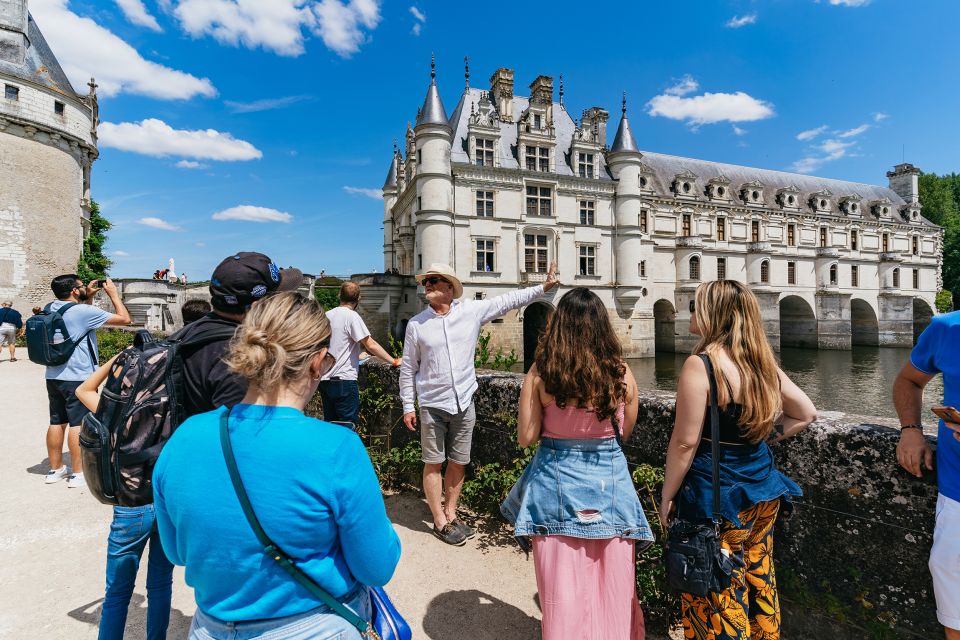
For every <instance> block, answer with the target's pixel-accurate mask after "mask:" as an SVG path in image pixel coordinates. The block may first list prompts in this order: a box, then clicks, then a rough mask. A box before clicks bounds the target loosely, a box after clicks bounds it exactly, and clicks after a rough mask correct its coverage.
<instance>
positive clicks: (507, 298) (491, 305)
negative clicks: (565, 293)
mask: <svg viewBox="0 0 960 640" xmlns="http://www.w3.org/2000/svg"><path fill="white" fill-rule="evenodd" d="M558 284H560V278H559V277H558V276H557V263H556V262H551V263H550V270H549V271H547V279H546V281H544V283H543V284H538V285H536V286H533V287H527V288H526V289H517V290H516V291H510V292H508V293H505V294H503V295H502V296H497V297H496V298H491V299H489V300H483V301H481V302H474V303H473V304H475V305H476V307H474V308H476V309H477V314H478V315H479V316H480V324H485V323H487V322H490V321H491V320H494V319H496V318H499V317H500V316H502V315H504V314H505V313H507V312H508V311H510V310H511V309H518V308H520V307H522V306H524V305H526V304H530V303H531V302H533V301H534V300H536V299H537V298H539V297H540V296H542V295H543V294H545V293H546V292H548V291H550V289H553V288H554V287H555V286H557V285H558Z"/></svg>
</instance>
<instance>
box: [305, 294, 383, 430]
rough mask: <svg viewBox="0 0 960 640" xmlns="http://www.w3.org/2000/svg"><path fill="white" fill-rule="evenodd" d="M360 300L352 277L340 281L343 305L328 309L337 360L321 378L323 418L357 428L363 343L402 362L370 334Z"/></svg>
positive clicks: (375, 352)
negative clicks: (349, 423)
mask: <svg viewBox="0 0 960 640" xmlns="http://www.w3.org/2000/svg"><path fill="white" fill-rule="evenodd" d="M358 304H360V285H358V284H357V283H356V282H350V281H349V280H348V281H347V282H344V283H343V284H342V285H340V306H339V307H336V308H334V309H331V310H330V311H328V312H327V319H328V320H329V321H330V354H331V355H332V356H333V357H334V358H335V359H336V362H335V363H334V365H333V366H332V367H330V370H329V371H328V372H327V373H325V374H323V377H322V378H321V379H320V399H321V400H322V401H323V419H324V420H326V421H327V422H333V421H334V420H336V421H342V422H351V423H353V425H354V428H356V425H357V418H358V414H359V412H360V387H359V386H358V385H357V374H358V373H359V368H360V347H363V348H364V349H365V350H366V351H367V352H368V353H370V354H371V355H374V356H376V357H378V358H380V359H381V360H383V361H384V362H388V363H390V364H391V365H393V366H394V367H398V366H400V358H394V357H393V356H391V355H390V354H389V353H387V350H386V349H384V348H383V347H381V346H380V344H379V343H378V342H377V341H376V340H374V339H373V338H372V337H371V336H370V331H369V330H368V329H367V325H366V324H364V322H363V318H361V317H360V314H359V313H357V305H358Z"/></svg>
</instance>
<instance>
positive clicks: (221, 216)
mask: <svg viewBox="0 0 960 640" xmlns="http://www.w3.org/2000/svg"><path fill="white" fill-rule="evenodd" d="M213 219H214V220H243V221H246V222H290V221H292V220H293V216H292V215H290V214H289V213H285V212H283V211H277V210H276V209H269V208H267V207H255V206H253V205H250V204H241V205H239V206H236V207H230V208H229V209H224V210H223V211H217V212H216V213H215V214H213Z"/></svg>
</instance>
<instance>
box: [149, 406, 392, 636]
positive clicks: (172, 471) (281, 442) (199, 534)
mask: <svg viewBox="0 0 960 640" xmlns="http://www.w3.org/2000/svg"><path fill="white" fill-rule="evenodd" d="M224 411H225V409H223V408H220V409H217V410H215V411H211V412H209V413H203V414H200V415H196V416H193V417H191V418H189V419H188V420H187V421H186V422H184V423H183V424H182V425H181V426H180V427H179V428H178V429H177V432H176V433H175V434H174V435H173V437H172V438H171V439H170V441H169V442H168V443H167V445H166V446H165V447H164V449H163V452H162V453H161V454H160V458H159V460H158V461H157V465H156V467H155V469H154V472H153V487H154V489H153V490H154V498H155V505H156V513H157V524H158V527H159V529H160V539H161V541H162V542H163V549H164V551H165V552H166V554H167V556H168V557H169V558H170V560H171V561H173V562H174V563H175V564H178V565H185V566H186V580H187V584H189V585H190V586H191V587H193V588H194V592H195V597H196V600H197V606H198V607H199V608H200V609H201V610H202V611H204V612H205V613H207V614H209V615H211V616H213V617H215V618H219V619H220V620H224V621H228V622H239V621H244V620H259V619H267V618H279V617H282V616H289V615H294V614H297V613H302V612H304V611H309V610H310V609H314V608H316V607H318V606H320V604H321V603H320V602H319V601H318V600H317V599H316V598H314V597H313V596H311V595H310V593H309V592H308V591H307V590H306V589H304V588H303V587H301V586H300V585H298V584H297V583H296V582H294V580H293V578H291V577H290V575H289V574H287V573H286V572H285V571H283V569H281V568H280V567H279V566H277V565H276V564H275V563H274V562H273V561H272V560H269V559H267V558H266V557H265V556H264V554H263V553H262V547H261V546H260V544H259V542H258V541H257V538H256V536H255V535H254V533H253V530H252V529H251V528H250V525H249V524H248V523H247V520H246V518H245V517H244V515H243V510H242V509H241V508H240V502H239V500H238V499H237V497H236V494H235V493H234V491H233V485H232V484H231V483H230V475H229V474H228V472H227V465H226V462H225V461H224V459H223V452H222V450H221V448H220V436H219V425H220V416H221V415H222V414H223V412H224ZM230 435H231V438H230V439H231V442H232V443H233V449H234V455H235V456H236V459H237V467H238V468H239V470H240V477H241V478H242V479H243V484H244V487H246V489H247V494H248V495H249V496H250V502H251V503H252V505H253V509H254V511H255V512H256V514H257V518H258V519H259V520H260V524H261V525H262V526H263V529H264V531H266V533H267V535H268V536H270V538H271V539H272V540H273V541H274V542H275V543H277V545H278V546H280V548H282V549H283V550H284V551H286V553H287V554H288V555H290V556H291V557H293V558H294V559H295V560H297V562H298V564H299V566H300V568H302V569H303V570H304V571H306V572H307V574H309V575H310V576H311V577H312V578H313V579H314V580H315V581H317V582H318V583H319V584H320V586H322V587H323V588H324V589H326V590H327V592H328V593H330V594H331V595H333V596H334V597H337V598H339V597H341V596H343V595H346V594H347V593H349V592H350V591H351V590H353V589H354V587H356V585H357V583H358V582H360V583H362V584H366V585H370V586H382V585H384V584H386V583H387V582H388V581H389V580H390V577H391V576H392V575H393V571H394V569H395V568H396V566H397V562H398V561H399V559H400V540H399V538H398V537H397V534H396V532H395V531H394V530H393V526H392V525H391V524H390V520H389V519H388V518H387V514H386V509H385V507H384V504H383V497H382V495H381V493H380V486H379V484H378V483H377V477H376V474H375V473H374V470H373V465H372V464H371V463H370V458H369V457H368V456H367V452H366V450H365V449H364V447H363V444H362V443H361V442H360V438H359V437H357V435H356V434H355V433H353V431H351V430H349V429H347V428H344V427H341V426H338V425H334V424H330V423H326V422H321V421H319V420H315V419H313V418H308V417H306V416H304V415H303V413H301V412H300V411H297V410H296V409H292V408H289V407H266V406H260V405H245V404H241V405H237V406H236V407H234V408H233V411H232V412H231V414H230Z"/></svg>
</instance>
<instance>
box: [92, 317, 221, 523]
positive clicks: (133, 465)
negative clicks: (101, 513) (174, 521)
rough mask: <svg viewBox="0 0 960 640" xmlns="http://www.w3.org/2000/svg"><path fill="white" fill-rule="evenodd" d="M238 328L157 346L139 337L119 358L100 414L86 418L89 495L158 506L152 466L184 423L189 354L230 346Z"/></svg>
mask: <svg viewBox="0 0 960 640" xmlns="http://www.w3.org/2000/svg"><path fill="white" fill-rule="evenodd" d="M235 331H236V327H218V328H217V329H216V330H212V331H209V332H203V333H201V334H199V335H197V336H196V337H190V336H187V337H186V338H183V339H178V338H168V339H165V340H156V339H154V338H153V336H151V335H150V334H149V332H147V331H140V332H138V334H137V340H136V341H135V342H134V346H132V347H128V348H126V349H124V350H123V351H122V352H120V355H119V356H118V357H117V359H116V360H115V361H114V363H113V366H112V367H111V368H110V374H109V376H108V377H107V381H106V383H105V384H104V386H103V390H102V392H101V394H100V404H99V405H98V407H97V411H96V413H89V414H87V415H86V416H85V417H84V418H83V425H82V428H81V430H80V456H81V458H82V459H83V471H84V474H83V475H84V477H85V478H86V480H87V486H88V487H89V488H90V493H92V494H93V495H94V497H96V498H97V499H98V500H99V501H100V502H103V503H104V504H113V505H119V506H122V507H137V506H141V505H145V504H151V503H152V502H153V466H154V464H156V461H157V457H159V455H160V450H161V449H163V445H165V444H166V443H167V440H169V439H170V436H171V435H173V432H174V430H176V428H177V427H178V426H180V423H181V422H183V420H184V419H185V416H184V407H183V399H184V396H185V390H184V382H183V357H182V354H181V351H182V350H183V349H185V348H194V347H201V346H203V345H205V344H210V343H212V342H217V341H220V340H228V339H230V338H232V337H233V334H234V332H235Z"/></svg>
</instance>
